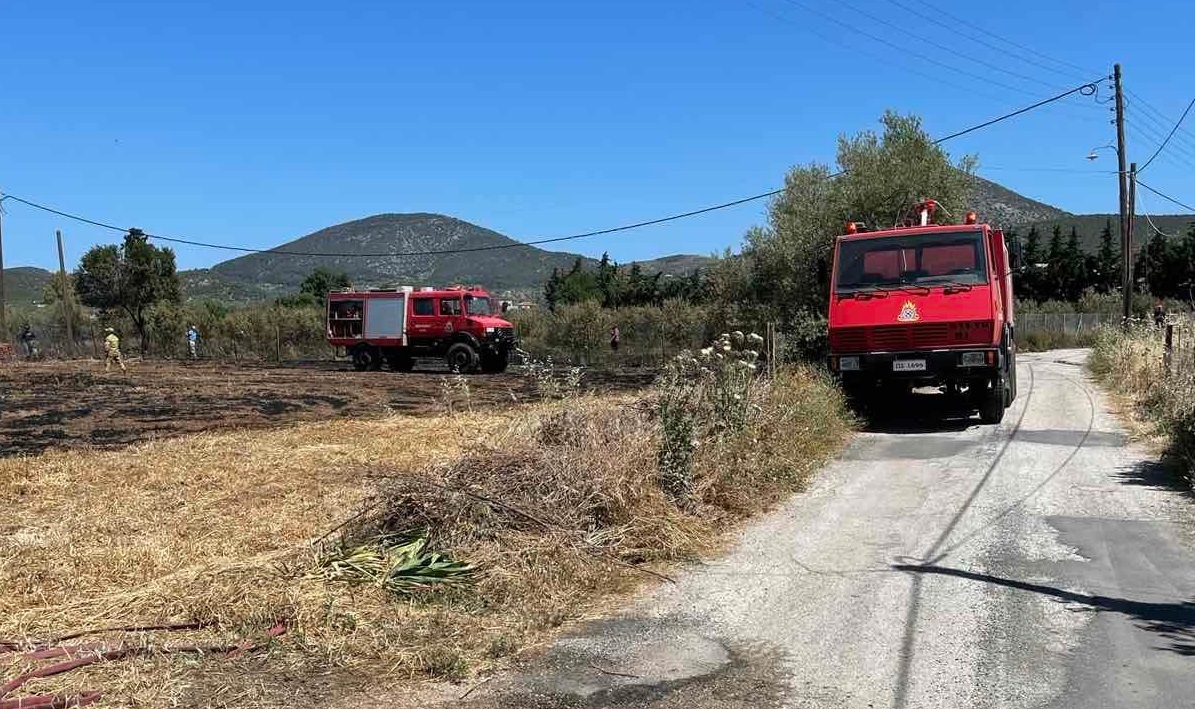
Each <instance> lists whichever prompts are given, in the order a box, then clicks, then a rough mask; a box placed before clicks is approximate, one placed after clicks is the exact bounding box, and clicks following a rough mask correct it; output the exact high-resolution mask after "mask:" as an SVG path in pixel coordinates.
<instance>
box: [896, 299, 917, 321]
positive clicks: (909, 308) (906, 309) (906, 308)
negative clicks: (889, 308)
mask: <svg viewBox="0 0 1195 709" xmlns="http://www.w3.org/2000/svg"><path fill="white" fill-rule="evenodd" d="M920 319H921V313H919V312H917V304H916V303H914V302H913V301H911V300H906V301H905V304H904V305H902V306H900V313H898V314H897V316H896V321H897V322H917V321H918V320H920Z"/></svg>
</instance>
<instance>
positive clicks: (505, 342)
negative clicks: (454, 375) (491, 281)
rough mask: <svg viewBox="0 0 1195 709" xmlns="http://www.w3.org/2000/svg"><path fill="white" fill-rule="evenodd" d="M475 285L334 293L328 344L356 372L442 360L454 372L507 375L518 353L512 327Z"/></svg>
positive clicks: (405, 368) (405, 369) (398, 369)
mask: <svg viewBox="0 0 1195 709" xmlns="http://www.w3.org/2000/svg"><path fill="white" fill-rule="evenodd" d="M494 311H495V307H494V303H493V300H492V299H491V298H490V296H489V294H488V293H486V292H485V291H484V290H482V289H481V288H478V287H476V286H474V287H471V288H465V287H463V286H454V287H452V288H443V289H436V288H420V289H418V290H416V289H415V288H412V287H410V286H404V287H402V288H397V289H393V290H367V291H353V290H347V291H334V292H332V293H329V294H328V319H327V325H328V342H329V343H331V344H332V345H333V346H334V347H343V348H345V351H346V352H348V355H349V356H350V357H351V358H352V360H353V367H355V368H356V369H357V370H358V371H364V370H377V369H381V368H382V365H383V364H385V365H387V366H388V367H389V368H390V369H391V371H395V372H409V371H411V367H412V365H413V363H414V358H416V357H437V358H443V359H444V360H445V362H447V364H448V366H449V367H451V368H452V369H453V370H455V371H458V372H462V373H466V374H469V373H473V372H476V371H478V370H480V371H483V372H489V373H497V372H503V371H505V370H506V366H507V364H508V363H509V361H510V353H511V351H512V350H514V349H515V334H514V326H513V325H511V324H510V322H509V321H507V320H504V319H502V318H500V317H497V316H496V315H495V312H494Z"/></svg>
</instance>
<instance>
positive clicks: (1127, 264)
mask: <svg viewBox="0 0 1195 709" xmlns="http://www.w3.org/2000/svg"><path fill="white" fill-rule="evenodd" d="M1128 221H1129V232H1128V235H1127V236H1126V237H1125V245H1126V246H1125V248H1127V249H1128V251H1127V252H1126V253H1130V254H1131V253H1132V252H1133V228H1134V226H1135V222H1136V221H1137V163H1132V164H1131V165H1129V220H1128ZM1124 268H1125V272H1126V274H1127V276H1128V281H1126V282H1127V283H1128V284H1129V286H1130V287H1131V286H1132V285H1133V259H1132V258H1126V259H1125V261H1124ZM1128 292H1129V296H1128V297H1126V298H1125V312H1126V313H1128V312H1129V309H1130V308H1131V306H1132V304H1133V297H1132V293H1131V291H1128ZM1125 317H1128V316H1127V315H1126V316H1125Z"/></svg>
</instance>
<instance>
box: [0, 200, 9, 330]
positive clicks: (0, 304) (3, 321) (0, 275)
mask: <svg viewBox="0 0 1195 709" xmlns="http://www.w3.org/2000/svg"><path fill="white" fill-rule="evenodd" d="M4 311H5V307H4V195H2V194H0V343H3V342H8V315H7V314H5V312H4Z"/></svg>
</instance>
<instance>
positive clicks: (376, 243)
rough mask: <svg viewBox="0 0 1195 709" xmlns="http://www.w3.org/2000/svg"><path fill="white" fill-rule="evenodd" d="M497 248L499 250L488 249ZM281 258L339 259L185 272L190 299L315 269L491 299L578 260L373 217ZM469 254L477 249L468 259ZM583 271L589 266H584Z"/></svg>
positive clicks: (680, 264) (242, 262)
mask: <svg viewBox="0 0 1195 709" xmlns="http://www.w3.org/2000/svg"><path fill="white" fill-rule="evenodd" d="M492 247H502V248H492ZM278 248H279V250H282V251H297V252H305V253H313V254H321V253H332V254H339V255H337V256H329V257H320V256H292V255H288V254H278V253H260V254H250V255H247V256H241V257H239V258H235V259H232V260H230V261H225V262H223V263H220V264H217V265H216V266H214V267H212V268H211V269H207V270H197V271H185V272H183V274H181V275H182V277H183V279H184V290H185V291H186V292H187V294H188V295H189V296H191V297H216V298H221V299H232V300H244V299H252V298H253V297H254V294H257V295H256V297H258V298H261V297H270V296H272V295H276V294H278V293H282V292H287V291H294V290H297V289H298V287H299V284H301V283H302V281H303V279H304V278H306V277H307V275H308V274H309V273H311V271H313V270H314V269H315V268H316V267H317V266H324V267H327V268H331V269H334V270H340V271H344V272H346V273H348V274H349V276H350V277H351V278H352V279H353V282H354V283H356V284H359V285H362V286H384V285H397V284H412V285H416V284H447V283H481V284H484V285H485V286H486V287H488V288H490V289H492V290H494V291H518V290H523V289H529V288H530V289H533V290H538V288H539V287H540V285H541V284H542V283H543V282H544V281H545V280H546V279H547V278H548V276H549V275H550V274H551V273H552V269H554V268H559V269H561V270H566V269H569V268H571V267H572V265H573V263H574V262H575V261H576V259H577V258H578V256H577V255H576V254H571V253H566V252H559V251H546V250H544V249H539V248H536V247H534V246H523V245H520V244H518V242H516V241H515V240H514V239H511V238H510V237H507V236H504V235H502V234H499V233H498V232H496V231H493V230H490V229H486V228H483V227H480V226H477V225H476V224H470V223H469V222H466V221H463V220H460V219H456V218H453V217H448V216H444V215H441V214H422V213H421V214H378V215H375V216H372V217H366V218H364V219H357V220H355V221H351V222H345V223H344V224H337V225H336V226H332V227H328V228H326V229H321V230H320V231H317V232H315V233H313V234H308V235H307V236H304V237H302V238H299V239H296V240H294V241H291V242H289V243H286V244H283V245H282V246H279V247H278ZM468 249H480V250H478V251H474V252H468V251H467V250H468ZM461 250H465V251H466V252H465V253H457V254H430V255H425V256H389V255H386V254H388V253H395V252H422V251H433V252H434V251H461ZM583 261H584V262H585V263H586V265H589V266H592V265H593V264H594V263H595V262H594V261H593V260H592V259H588V258H585V259H583ZM708 261H709V260H708V259H707V258H706V257H702V256H669V257H665V258H662V259H656V260H654V261H649V262H644V269H645V270H649V271H657V270H662V271H664V272H665V273H670V274H686V273H690V272H692V271H693V270H694V269H696V268H700V267H702V266H703V265H704V264H706V263H708Z"/></svg>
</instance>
